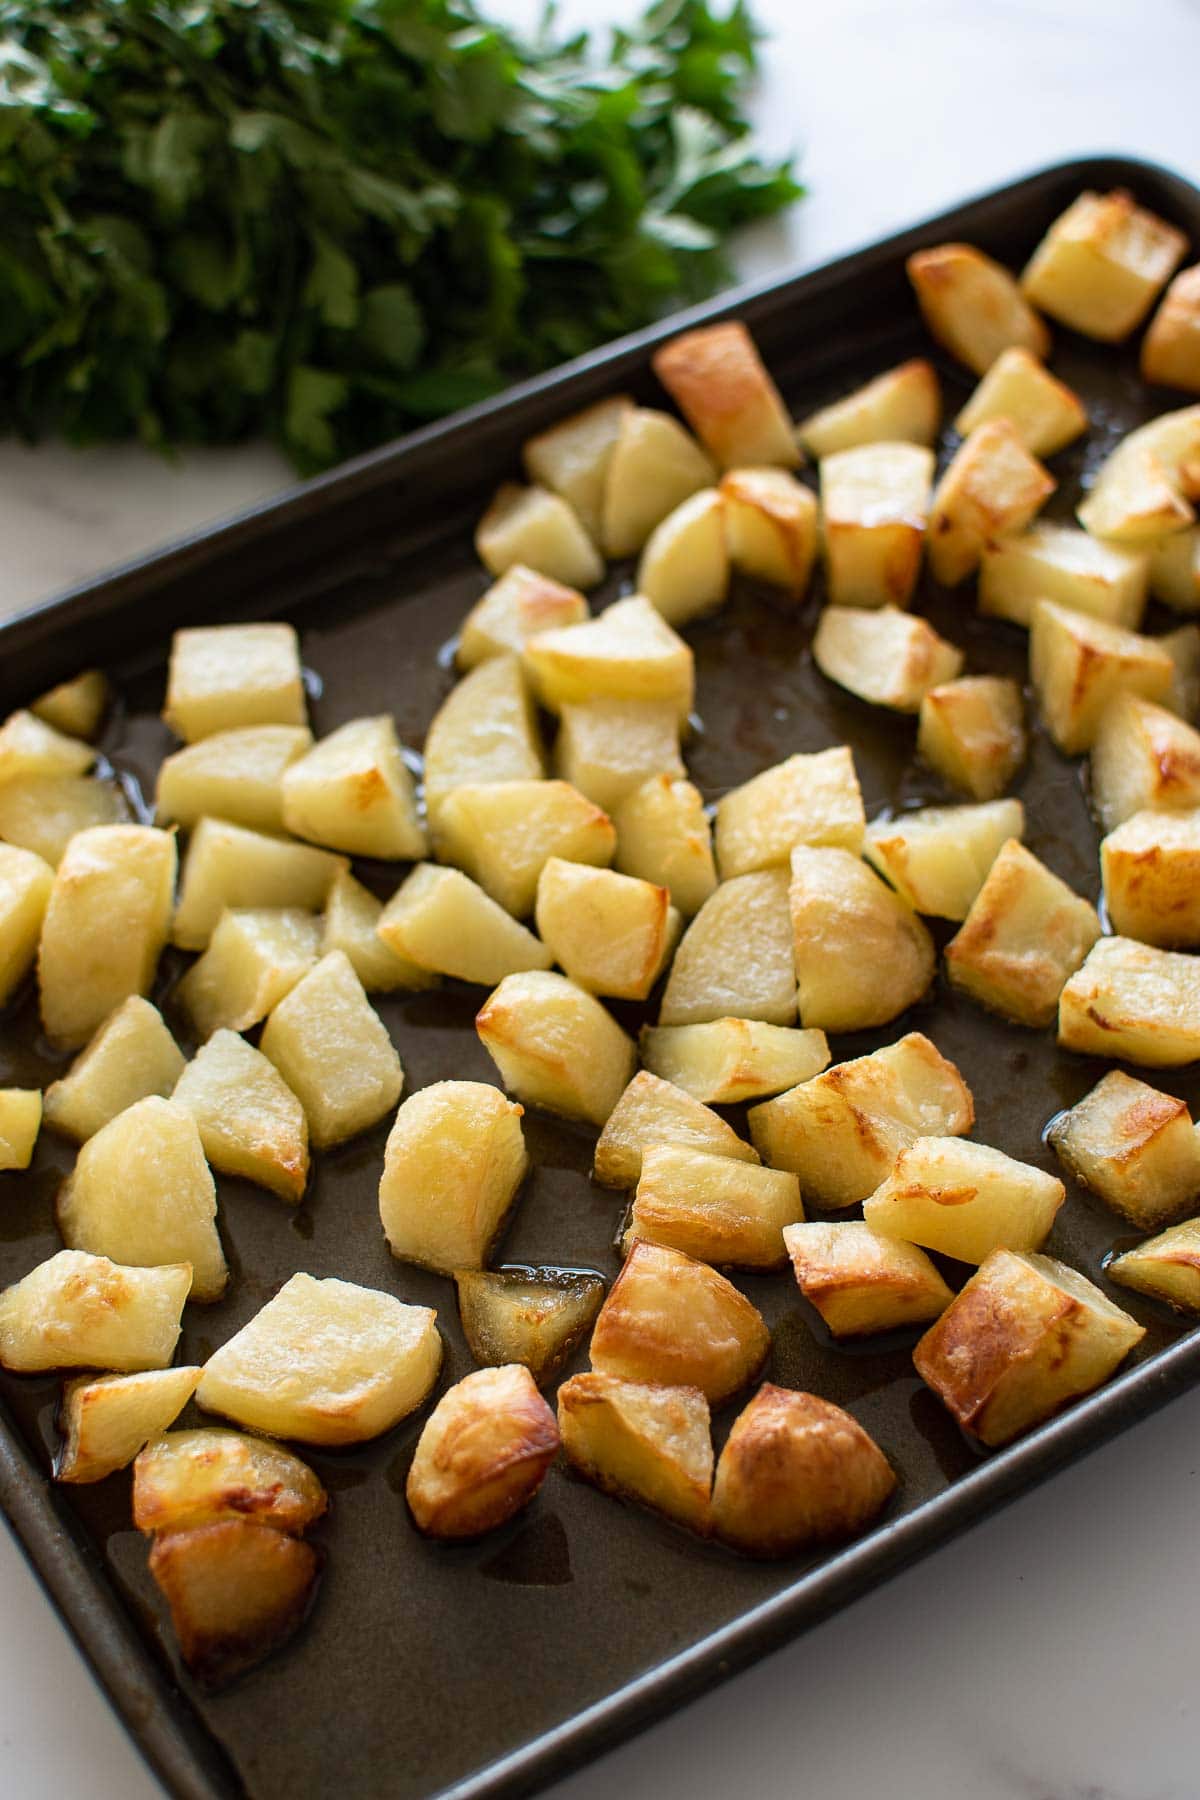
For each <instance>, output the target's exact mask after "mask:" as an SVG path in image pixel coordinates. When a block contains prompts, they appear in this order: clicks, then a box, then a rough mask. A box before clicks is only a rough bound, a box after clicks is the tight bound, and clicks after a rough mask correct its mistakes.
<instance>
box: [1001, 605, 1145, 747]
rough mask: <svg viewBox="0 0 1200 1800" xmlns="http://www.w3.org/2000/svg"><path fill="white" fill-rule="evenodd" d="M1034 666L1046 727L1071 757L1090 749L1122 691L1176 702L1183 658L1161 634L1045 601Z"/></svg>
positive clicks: (1038, 612)
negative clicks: (1177, 664)
mask: <svg viewBox="0 0 1200 1800" xmlns="http://www.w3.org/2000/svg"><path fill="white" fill-rule="evenodd" d="M1029 673H1030V676H1031V678H1032V681H1033V686H1034V689H1035V691H1036V693H1037V697H1038V704H1039V706H1040V707H1041V710H1042V717H1043V718H1044V719H1045V722H1046V728H1047V730H1048V731H1049V733H1050V735H1051V737H1052V738H1053V739H1054V741H1055V743H1056V744H1057V745H1058V747H1059V749H1060V750H1061V751H1063V753H1064V754H1065V755H1067V756H1077V755H1078V754H1079V752H1080V751H1081V750H1090V749H1091V747H1092V744H1093V743H1094V742H1095V739H1096V734H1097V732H1098V731H1099V728H1100V720H1101V718H1102V717H1103V715H1104V711H1105V708H1106V707H1107V706H1109V705H1110V704H1111V702H1112V701H1113V700H1115V699H1116V697H1117V695H1118V694H1140V695H1141V696H1142V698H1143V699H1144V700H1156V701H1159V702H1160V703H1164V704H1169V702H1170V699H1171V695H1172V689H1173V687H1174V683H1175V663H1174V661H1173V659H1172V657H1171V653H1170V651H1169V650H1166V649H1164V647H1163V645H1162V644H1161V643H1160V642H1158V641H1157V640H1156V639H1154V638H1148V637H1140V636H1139V635H1138V633H1137V632H1135V631H1123V630H1122V629H1121V627H1120V626H1118V625H1109V624H1106V623H1105V622H1104V621H1103V620H1101V619H1089V618H1087V617H1086V616H1085V615H1084V614H1083V613H1077V612H1071V611H1069V610H1068V609H1067V608H1066V607H1065V606H1056V605H1055V604H1054V602H1053V601H1050V600H1039V601H1038V603H1037V605H1036V607H1035V608H1034V614H1033V629H1032V631H1031V633H1030V637H1029Z"/></svg>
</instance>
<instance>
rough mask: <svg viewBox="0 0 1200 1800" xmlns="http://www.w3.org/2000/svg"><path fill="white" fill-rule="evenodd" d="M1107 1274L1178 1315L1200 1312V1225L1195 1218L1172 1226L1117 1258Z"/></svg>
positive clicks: (1108, 1265)
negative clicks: (1160, 1301)
mask: <svg viewBox="0 0 1200 1800" xmlns="http://www.w3.org/2000/svg"><path fill="white" fill-rule="evenodd" d="M1104 1273H1105V1274H1106V1275H1107V1276H1108V1279H1109V1280H1110V1281H1115V1282H1118V1283H1119V1284H1120V1286H1121V1287H1127V1288H1132V1289H1133V1290H1134V1292H1135V1293H1138V1294H1149V1295H1150V1296H1151V1298H1152V1299H1154V1300H1165V1301H1166V1303H1167V1305H1168V1306H1171V1307H1174V1309H1175V1311H1176V1312H1183V1313H1194V1312H1200V1225H1198V1224H1197V1221H1196V1220H1195V1219H1185V1220H1184V1222H1183V1224H1182V1225H1172V1226H1170V1227H1169V1228H1168V1229H1167V1230H1166V1231H1160V1232H1159V1234H1158V1236H1157V1237H1152V1238H1147V1240H1146V1242H1145V1243H1144V1244H1138V1245H1137V1246H1136V1247H1135V1248H1134V1249H1133V1250H1126V1252H1125V1254H1124V1255H1123V1256H1114V1257H1113V1259H1112V1261H1111V1262H1110V1263H1108V1264H1107V1265H1106V1267H1105V1270H1104Z"/></svg>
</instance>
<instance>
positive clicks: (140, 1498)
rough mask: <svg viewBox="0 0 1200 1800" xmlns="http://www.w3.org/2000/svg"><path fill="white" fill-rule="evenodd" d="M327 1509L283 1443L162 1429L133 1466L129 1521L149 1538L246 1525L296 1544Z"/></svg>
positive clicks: (220, 1431) (304, 1467)
mask: <svg viewBox="0 0 1200 1800" xmlns="http://www.w3.org/2000/svg"><path fill="white" fill-rule="evenodd" d="M179 1372H180V1371H177V1370H172V1371H170V1373H173V1374H174V1373H179ZM200 1373H201V1371H200V1370H199V1369H197V1370H196V1375H197V1377H199V1375H200ZM328 1505H329V1500H328V1497H327V1495H326V1493H325V1489H324V1488H323V1487H322V1486H321V1483H320V1482H319V1481H318V1480H317V1478H316V1476H315V1475H314V1474H313V1472H312V1470H311V1469H310V1468H309V1466H308V1464H307V1463H303V1462H301V1461H300V1458H299V1457H298V1456H293V1455H292V1453H291V1451H290V1450H285V1449H284V1448H283V1446H282V1444H272V1443H271V1442H270V1441H269V1440H268V1439H266V1438H260V1437H250V1436H249V1435H248V1434H247V1433H246V1432H244V1431H227V1430H225V1429H224V1428H223V1427H220V1426H213V1425H208V1426H203V1427H201V1428H200V1429H199V1430H194V1431H165V1430H164V1434H163V1435H162V1436H161V1437H156V1438H154V1440H153V1441H152V1442H150V1443H147V1445H146V1447H145V1449H144V1450H143V1451H142V1453H141V1455H140V1456H139V1457H138V1459H137V1461H136V1462H135V1463H134V1465H133V1522H134V1524H135V1525H136V1527H137V1529H138V1530H139V1531H144V1532H146V1533H148V1534H153V1533H154V1532H159V1531H187V1530H189V1529H191V1528H192V1527H194V1526H196V1525H212V1524H214V1523H215V1522H216V1521H217V1520H218V1519H239V1518H249V1519H253V1520H254V1522H255V1524H257V1525H269V1526H270V1527H271V1528H272V1530H274V1531H286V1532H288V1533H290V1534H291V1535H292V1536H293V1537H299V1536H300V1534H301V1533H302V1532H304V1531H307V1530H308V1527H309V1526H310V1525H311V1524H313V1522H314V1521H315V1520H317V1519H319V1518H320V1517H321V1514H322V1513H323V1512H324V1511H325V1509H326V1507H327V1506H328Z"/></svg>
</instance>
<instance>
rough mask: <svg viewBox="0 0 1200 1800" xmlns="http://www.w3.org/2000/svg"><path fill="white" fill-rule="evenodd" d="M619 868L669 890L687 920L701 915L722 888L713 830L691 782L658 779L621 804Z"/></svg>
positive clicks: (667, 777) (617, 816) (618, 812)
mask: <svg viewBox="0 0 1200 1800" xmlns="http://www.w3.org/2000/svg"><path fill="white" fill-rule="evenodd" d="M613 824H614V825H615V826H616V828H617V855H616V865H617V868H618V869H620V871H621V873H622V874H623V875H636V876H638V877H639V879H640V880H642V881H653V882H655V883H656V884H657V885H658V886H660V887H665V888H666V889H667V890H668V892H669V893H670V895H671V904H672V906H677V907H678V908H679V910H680V912H681V913H683V915H684V917H685V918H691V916H692V914H693V913H698V912H699V911H700V908H701V907H702V906H703V905H704V902H705V901H706V900H707V899H708V898H709V896H710V895H711V894H712V893H713V891H714V889H715V888H716V885H717V871H716V865H715V863H714V861H713V849H712V830H711V828H710V826H709V823H708V819H707V816H706V815H705V811H704V802H703V800H702V799H701V797H700V794H699V792H698V790H697V789H696V788H694V787H693V786H692V784H691V782H690V781H681V780H678V779H676V778H675V777H673V776H671V775H652V776H651V777H650V779H649V780H648V781H644V782H643V783H642V785H641V786H640V787H638V788H635V789H634V791H633V793H632V794H629V795H627V796H626V798H625V799H624V800H622V801H620V802H618V804H617V806H616V807H615V808H614V811H613Z"/></svg>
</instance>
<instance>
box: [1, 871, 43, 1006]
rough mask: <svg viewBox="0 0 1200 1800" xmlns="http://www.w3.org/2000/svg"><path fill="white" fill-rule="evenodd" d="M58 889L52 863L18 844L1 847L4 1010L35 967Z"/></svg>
mask: <svg viewBox="0 0 1200 1800" xmlns="http://www.w3.org/2000/svg"><path fill="white" fill-rule="evenodd" d="M53 886H54V870H53V869H52V868H51V867H50V865H49V863H47V862H43V860H42V858H41V857H40V856H35V855H34V853H33V851H32V850H22V849H20V848H19V847H18V846H17V845H16V844H0V1006H3V1005H5V1004H6V1003H7V1002H8V1001H9V1000H11V998H12V996H13V994H14V992H15V991H16V989H17V987H18V986H19V984H20V983H21V982H22V981H23V980H24V979H25V976H26V975H27V974H28V973H29V971H30V969H31V968H32V967H33V963H34V958H35V957H36V956H37V947H38V939H39V938H40V937H41V935H42V921H43V920H44V919H45V917H46V907H47V906H48V904H49V902H50V891H51V889H52V888H53Z"/></svg>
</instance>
